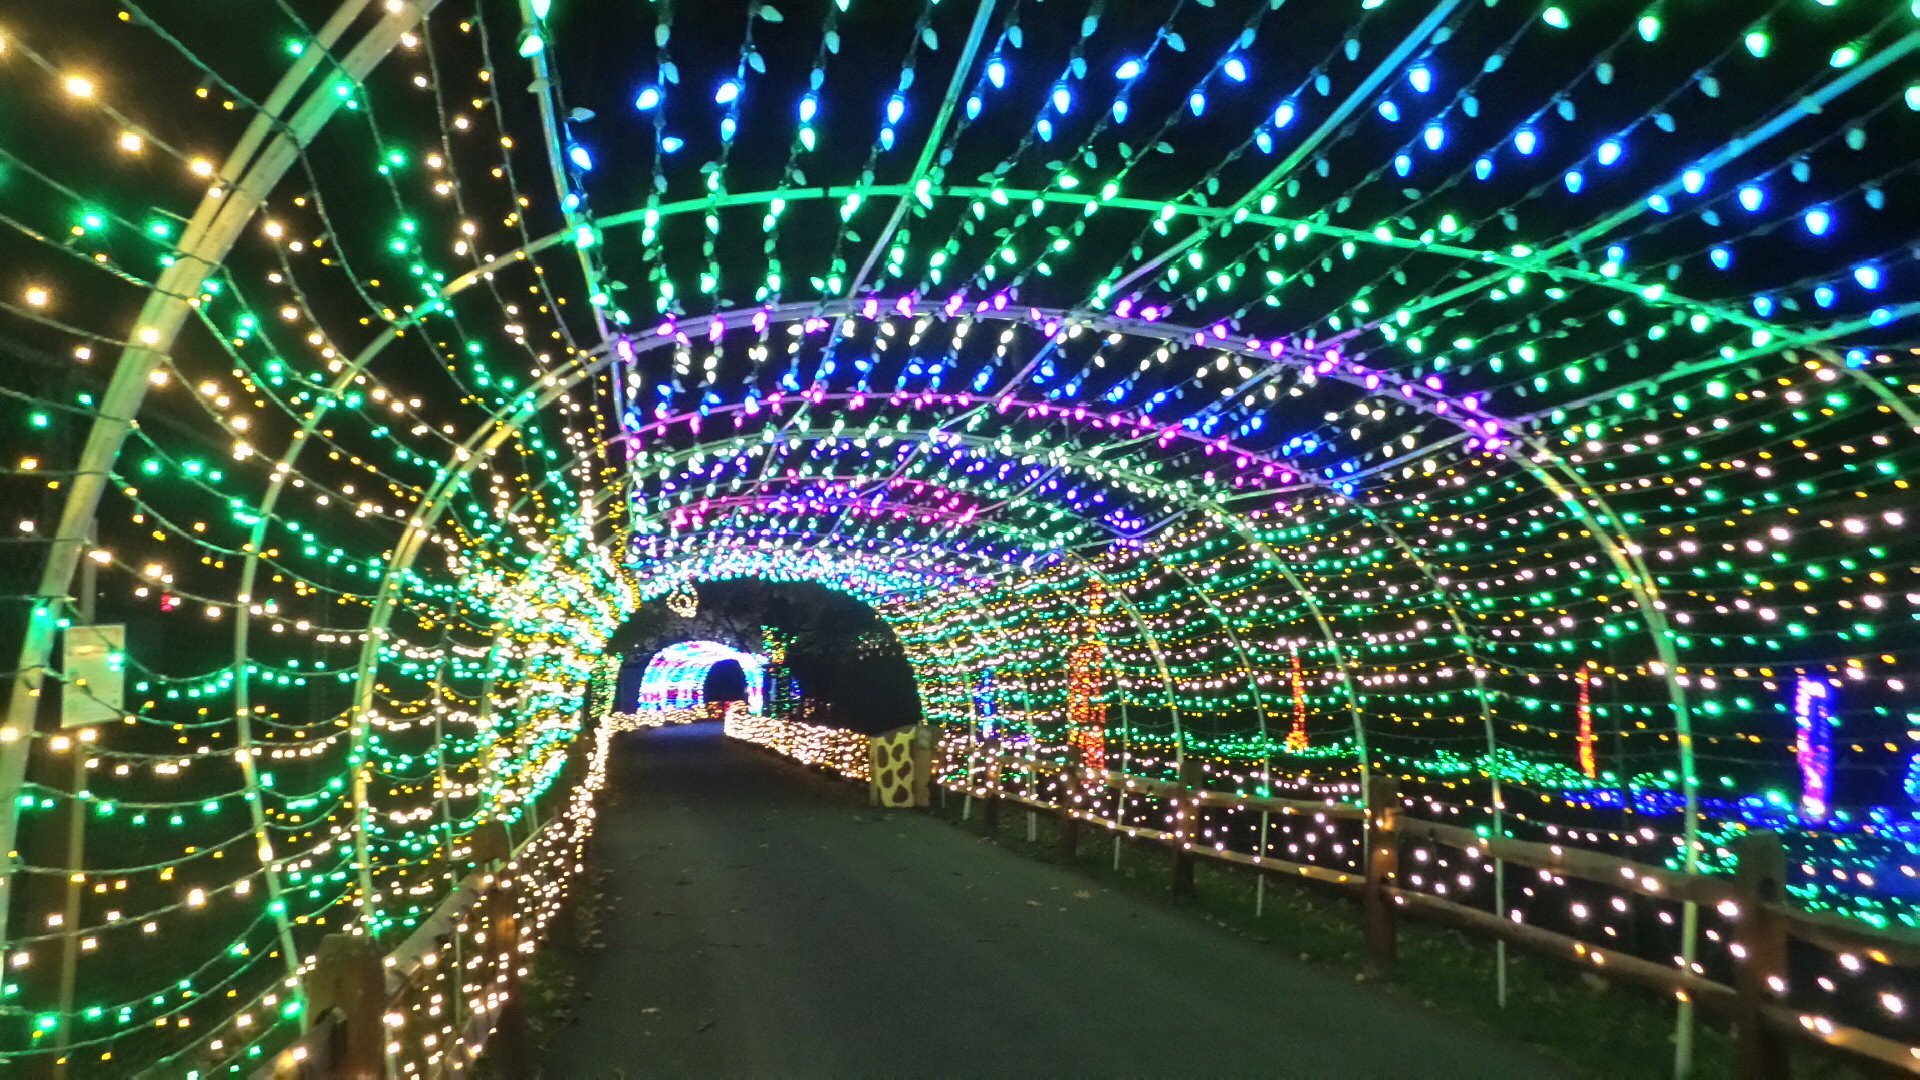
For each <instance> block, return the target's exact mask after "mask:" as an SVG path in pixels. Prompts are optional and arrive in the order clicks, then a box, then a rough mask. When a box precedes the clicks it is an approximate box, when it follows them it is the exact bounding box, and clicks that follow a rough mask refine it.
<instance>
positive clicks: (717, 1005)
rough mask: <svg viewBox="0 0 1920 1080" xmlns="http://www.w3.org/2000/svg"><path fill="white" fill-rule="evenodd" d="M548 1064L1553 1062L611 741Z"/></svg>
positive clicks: (559, 1072)
mask: <svg viewBox="0 0 1920 1080" xmlns="http://www.w3.org/2000/svg"><path fill="white" fill-rule="evenodd" d="M597 843H598V845H599V857H600V863H601V866H602V868H603V869H604V870H605V871H606V872H607V873H608V875H609V876H610V881H609V883H608V890H609V894H608V897H607V900H608V906H609V908H610V912H609V914H607V915H606V916H605V917H604V919H603V923H604V930H603V933H604V939H605V942H606V945H607V948H606V950H605V951H604V952H601V953H598V954H595V955H593V956H592V957H591V958H590V959H589V961H588V962H587V963H586V965H585V966H584V968H583V970H582V972H581V984H580V985H581V989H582V991H583V992H584V993H586V994H591V995H592V998H591V1000H584V999H583V1000H581V1001H579V1002H578V1003H577V1005H576V1010H577V1013H578V1017H579V1019H578V1022H577V1023H576V1024H574V1025H572V1026H570V1027H568V1028H566V1029H565V1030H564V1032H563V1033H562V1034H561V1035H560V1036H559V1038H558V1039H557V1040H556V1043H557V1045H556V1046H555V1047H554V1048H553V1052H552V1057H551V1060H550V1061H549V1062H548V1063H547V1067H546V1070H545V1075H546V1076H548V1077H566V1078H569V1080H572V1078H576V1077H579V1078H589V1077H620V1076H628V1077H632V1076H703V1077H704V1076H831V1077H865V1076H884V1077H904V1076H939V1077H946V1076H1048V1077H1055V1076H1061V1077H1065V1076H1072V1077H1079V1076H1180V1077H1211V1076H1236V1077H1237V1076H1284V1077H1302V1076H1328V1077H1331V1076H1340V1077H1355V1076H1381V1077H1386V1076H1394V1077H1436V1076H1449V1077H1517V1076H1555V1075H1564V1074H1565V1072H1566V1070H1565V1069H1564V1067H1556V1066H1555V1065H1554V1064H1553V1063H1550V1062H1548V1061H1545V1060H1543V1059H1541V1058H1539V1057H1537V1056H1536V1055H1533V1054H1532V1053H1530V1052H1528V1051H1526V1050H1522V1049H1516V1048H1514V1047H1511V1046H1509V1045H1507V1044H1505V1043H1502V1042H1501V1041H1499V1040H1498V1039H1496V1038H1495V1037H1493V1036H1491V1035H1486V1034H1482V1033H1478V1032H1474V1031H1470V1030H1463V1028H1462V1026H1461V1025H1460V1024H1458V1023H1457V1022H1455V1021H1452V1020H1450V1019H1449V1018H1447V1017H1444V1016H1441V1015H1438V1014H1435V1013H1433V1012H1430V1011H1427V1010H1424V1009H1422V1008H1420V1007H1418V1006H1417V1005H1414V1004H1411V1003H1408V1002H1404V1001H1400V1000H1398V999H1395V998H1392V997H1389V996H1386V995H1384V994H1382V993H1380V992H1378V991H1375V990H1373V989H1371V988H1369V987H1365V986H1362V985H1357V984H1355V983H1354V982H1353V980H1352V979H1351V978H1350V977H1347V976H1342V975H1340V974H1337V973H1334V972H1329V971H1325V970H1322V969H1318V968H1314V967H1311V966H1308V965H1304V964H1299V963H1295V962H1292V961H1290V960H1289V959H1287V958H1285V957H1283V956H1278V955H1275V954H1274V953H1273V952H1272V951H1271V950H1265V949H1260V948H1257V947H1255V946H1254V945H1252V944H1251V943H1249V942H1247V941H1245V940H1243V939H1241V938H1238V937H1235V936H1234V935H1232V934H1230V933H1227V932H1225V931H1223V930H1221V929H1219V928H1218V927H1215V926H1212V925H1209V924H1208V923H1206V922H1205V921H1203V920H1201V919H1199V918H1197V917H1194V916H1191V915H1189V914H1187V913H1185V912H1181V911H1179V910H1177V909H1173V908H1170V907H1167V906H1164V905H1161V904H1158V903H1155V902H1153V901H1151V900H1148V899H1144V898H1139V897H1133V896H1128V895H1126V894H1124V893H1118V892H1114V891H1111V890H1108V889H1105V888H1103V887H1101V886H1100V885H1098V884H1097V883H1095V882H1093V881H1092V880H1090V879H1088V878H1086V877H1083V876H1081V875H1078V874H1076V873H1074V872H1073V871H1071V870H1069V869H1067V868H1064V867H1059V866H1053V865H1048V864H1046V863H1042V862H1038V861H1035V860H1032V859H1029V858H1025V857H1023V856H1021V855H1018V854H1015V853H1012V852H1008V851H1003V850H1001V849H999V848H997V847H995V846H994V845H993V844H991V843H989V842H987V841H985V840H983V839H980V838H978V837H976V836H972V835H969V834H968V833H966V832H964V831H963V830H960V829H956V828H954V827H953V826H951V825H948V824H945V823H942V822H939V821H934V820H931V819H929V818H927V817H924V816H921V815H918V814H915V813H913V812H911V811H894V812H890V813H889V812H882V811H879V810H875V809H871V808H869V807H868V806H867V805H866V800H865V794H864V792H863V791H862V790H861V789H858V788H856V787H853V786H852V785H848V784H843V783H839V782H835V781H832V780H829V779H826V778H824V777H821V776H819V775H816V774H812V773H809V772H807V771H805V770H803V769H801V768H799V767H798V766H795V765H792V764H791V763H788V762H784V761H780V760H778V759H775V758H773V757H771V756H770V755H767V754H765V753H763V752H761V751H758V750H755V749H752V748H749V747H744V746H741V745H739V744H737V743H733V742H731V741H729V740H727V739H725V738H723V737H722V736H721V735H720V734H719V732H718V731H717V730H716V726H715V725H697V726H693V727H686V728H678V729H668V730H663V731H654V732H648V733H645V734H642V735H638V736H633V735H629V736H622V741H621V743H620V744H619V745H617V746H616V749H615V759H614V762H613V765H612V775H611V777H610V781H609V791H608V804H607V808H606V810H605V812H604V813H603V815H602V817H601V820H600V826H599V839H598V841H597Z"/></svg>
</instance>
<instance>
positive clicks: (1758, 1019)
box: [1730, 832, 1793, 1080]
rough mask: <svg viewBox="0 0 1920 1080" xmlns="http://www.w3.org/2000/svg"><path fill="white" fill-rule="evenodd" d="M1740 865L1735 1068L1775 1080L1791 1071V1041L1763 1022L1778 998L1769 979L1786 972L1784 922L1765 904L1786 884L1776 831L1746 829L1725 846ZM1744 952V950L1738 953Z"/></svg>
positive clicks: (1751, 1079)
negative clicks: (1768, 1009) (1742, 834)
mask: <svg viewBox="0 0 1920 1080" xmlns="http://www.w3.org/2000/svg"><path fill="white" fill-rule="evenodd" d="M1730 846H1731V847H1732V849H1733V853H1734V856H1735V857H1736V858H1738V859H1739V866H1738V868H1737V869H1735V871H1734V877H1733V880H1734V884H1735V886H1736V887H1738V889H1739V890H1740V900H1739V904H1740V916H1739V922H1738V923H1737V924H1736V925H1735V927H1734V932H1733V940H1734V947H1735V950H1736V952H1735V955H1736V957H1737V960H1736V962H1735V964H1734V971H1733V988H1734V991H1735V993H1737V994H1738V995H1739V996H1738V998H1737V999H1736V1002H1735V1006H1734V1008H1735V1012H1734V1072H1735V1073H1736V1074H1737V1075H1739V1076H1741V1077H1744V1078H1747V1080H1776V1078H1784V1077H1786V1076H1788V1075H1789V1074H1791V1073H1792V1071H1793V1068H1792V1065H1791V1062H1790V1060H1789V1052H1790V1050H1791V1049H1792V1040H1791V1039H1789V1038H1787V1037H1786V1035H1785V1034H1784V1033H1782V1032H1780V1031H1777V1030H1775V1029H1774V1028H1772V1027H1770V1026H1769V1025H1768V1024H1767V1015H1766V1014H1767V1006H1769V1005H1771V1004H1773V1003H1774V1002H1775V1001H1778V1000H1779V999H1780V996H1781V995H1780V992H1779V991H1778V990H1775V989H1774V981H1775V980H1779V983H1778V985H1780V986H1782V987H1784V986H1785V985H1786V977H1787V923H1786V920H1785V919H1783V918H1782V917H1781V916H1780V915H1779V914H1778V913H1776V912H1774V911H1771V910H1769V909H1768V907H1767V905H1768V904H1769V903H1778V902H1779V901H1780V898H1781V895H1782V894H1783V892H1784V890H1785V888H1786V880H1787V852H1786V849H1785V848H1784V847H1783V846H1781V843H1780V835H1779V834H1778V833H1772V832H1750V833H1747V834H1746V835H1745V836H1739V837H1735V838H1734V841H1733V843H1732V844H1731V845H1730ZM1742 954H1744V955H1742Z"/></svg>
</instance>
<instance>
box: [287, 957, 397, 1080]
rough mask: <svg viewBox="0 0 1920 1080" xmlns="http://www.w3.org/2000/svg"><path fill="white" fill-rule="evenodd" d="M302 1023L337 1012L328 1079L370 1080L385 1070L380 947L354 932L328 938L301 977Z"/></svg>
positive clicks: (384, 1002) (383, 970)
mask: <svg viewBox="0 0 1920 1080" xmlns="http://www.w3.org/2000/svg"><path fill="white" fill-rule="evenodd" d="M306 981H307V1023H308V1024H309V1025H311V1024H313V1023H314V1022H315V1021H317V1020H319V1019H320V1018H321V1017H323V1016H325V1015H327V1014H328V1013H330V1012H332V1011H334V1010H335V1009H338V1010H339V1011H340V1026H339V1028H338V1029H337V1030H336V1032H335V1034H334V1039H333V1051H334V1052H333V1053H332V1054H330V1055H328V1056H329V1058H330V1060H329V1061H328V1062H327V1063H326V1065H325V1068H326V1072H325V1075H326V1076H327V1077H329V1080H375V1078H377V1077H383V1076H385V1075H386V1072H387V1026H386V1015H387V973H386V966H385V964H384V963H383V962H382V959H381V955H380V947H379V946H378V945H376V944H374V941H373V939H372V938H369V937H364V936H361V935H358V934H328V935H327V936H326V937H324V938H322V939H321V941H320V952H319V954H318V955H316V956H315V957H314V962H313V970H311V971H309V972H308V973H307V980H306Z"/></svg>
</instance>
